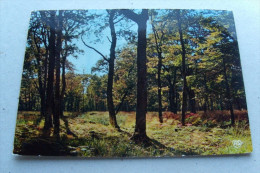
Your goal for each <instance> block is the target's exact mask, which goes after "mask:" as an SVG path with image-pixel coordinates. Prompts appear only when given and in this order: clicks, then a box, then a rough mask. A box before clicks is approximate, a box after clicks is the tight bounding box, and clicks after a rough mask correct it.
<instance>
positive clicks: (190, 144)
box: [14, 111, 252, 157]
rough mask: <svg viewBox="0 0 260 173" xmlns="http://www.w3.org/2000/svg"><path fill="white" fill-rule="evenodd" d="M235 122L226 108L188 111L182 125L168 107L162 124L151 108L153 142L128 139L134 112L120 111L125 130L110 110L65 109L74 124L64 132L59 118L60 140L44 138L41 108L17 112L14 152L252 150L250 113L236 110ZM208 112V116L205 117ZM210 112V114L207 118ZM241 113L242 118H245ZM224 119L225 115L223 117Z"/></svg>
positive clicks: (98, 154)
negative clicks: (114, 122)
mask: <svg viewBox="0 0 260 173" xmlns="http://www.w3.org/2000/svg"><path fill="white" fill-rule="evenodd" d="M235 114H236V117H237V119H238V118H240V120H239V121H236V124H235V125H234V126H233V127H231V126H229V124H230V121H229V116H228V113H227V111H221V112H220V111H219V112H217V113H216V112H211V113H209V114H207V115H203V113H202V112H199V113H197V114H188V115H186V126H181V124H180V121H179V118H180V116H179V115H176V114H175V115H174V114H172V113H169V112H165V113H164V114H163V115H164V122H163V123H162V124H160V123H159V120H158V113H156V112H148V113H147V136H148V137H149V138H151V145H149V146H145V145H143V144H136V143H134V141H132V140H130V137H131V135H132V134H133V132H134V125H135V112H119V113H118V115H117V121H118V124H119V126H120V128H121V130H122V132H118V131H117V130H115V129H114V128H112V127H111V126H110V125H109V117H108V112H87V113H81V114H77V113H65V117H67V120H68V125H69V128H70V131H71V132H69V134H67V133H66V126H65V123H64V122H65V121H63V120H61V139H60V140H59V141H58V142H57V140H56V139H55V138H54V137H52V136H51V137H49V138H45V137H42V129H43V125H44V120H40V121H38V120H39V118H38V117H39V112H19V114H18V118H17V127H16V133H15V141H14V153H16V154H24V155H73V156H85V157H153V156H155V157H159V156H162V157H166V156H182V155H220V154H238V153H241V154H242V153H249V152H252V142H251V136H250V129H249V124H248V121H247V117H246V118H243V115H245V116H247V112H245V111H244V112H243V111H236V112H235ZM245 116H244V117H245ZM207 117H208V118H207ZM209 117H210V118H209ZM241 117H242V118H241ZM220 119H221V120H222V121H221V122H220Z"/></svg>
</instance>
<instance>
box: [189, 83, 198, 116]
mask: <svg viewBox="0 0 260 173" xmlns="http://www.w3.org/2000/svg"><path fill="white" fill-rule="evenodd" d="M188 91H189V102H190V108H191V109H190V112H192V113H196V101H195V93H194V90H192V89H191V88H190V89H189V90H188Z"/></svg>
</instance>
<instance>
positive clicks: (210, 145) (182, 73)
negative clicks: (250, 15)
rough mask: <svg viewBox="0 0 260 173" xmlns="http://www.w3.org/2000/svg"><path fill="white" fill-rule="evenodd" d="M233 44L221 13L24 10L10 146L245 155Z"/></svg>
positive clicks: (32, 151)
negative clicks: (26, 20) (24, 40)
mask: <svg viewBox="0 0 260 173" xmlns="http://www.w3.org/2000/svg"><path fill="white" fill-rule="evenodd" d="M238 44H239V42H238V40H237V36H236V29H235V22H234V18H233V13H232V12H231V11H224V10H186V9H185V10H184V9H107V10H105V9H104V10H49V11H33V12H32V13H31V18H30V23H29V29H28V35H27V43H26V49H25V56H24V66H23V73H22V80H21V89H20V96H19V108H18V115H17V122H16V131H15V139H14V150H13V152H14V153H15V154H19V155H41V156H78V157H93V158H96V157H98V158H107V157H109V158H111V157H112V158H113V157H115V158H118V157H175V156H187V155H190V156H197V155H228V154H244V153H250V152H252V141H251V134H250V127H249V119H248V113H247V104H246V96H245V89H244V83H243V76H242V69H241V63H240V56H239V49H238Z"/></svg>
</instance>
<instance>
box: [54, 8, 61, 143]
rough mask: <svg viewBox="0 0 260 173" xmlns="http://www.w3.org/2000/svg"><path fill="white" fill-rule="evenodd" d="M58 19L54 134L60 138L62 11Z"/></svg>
mask: <svg viewBox="0 0 260 173" xmlns="http://www.w3.org/2000/svg"><path fill="white" fill-rule="evenodd" d="M58 13H59V14H58V21H57V29H56V32H57V45H56V58H55V60H56V82H55V98H54V105H55V109H54V115H53V124H54V136H56V137H57V138H59V136H60V135H59V133H60V104H61V103H60V98H61V97H60V53H61V46H62V41H61V39H62V11H59V12H58Z"/></svg>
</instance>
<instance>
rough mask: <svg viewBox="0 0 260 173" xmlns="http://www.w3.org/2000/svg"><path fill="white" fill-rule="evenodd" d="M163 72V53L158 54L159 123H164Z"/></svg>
mask: <svg viewBox="0 0 260 173" xmlns="http://www.w3.org/2000/svg"><path fill="white" fill-rule="evenodd" d="M161 70H162V52H158V74H157V75H158V79H157V84H158V103H159V105H158V112H159V121H160V123H163V117H162V84H161Z"/></svg>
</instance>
